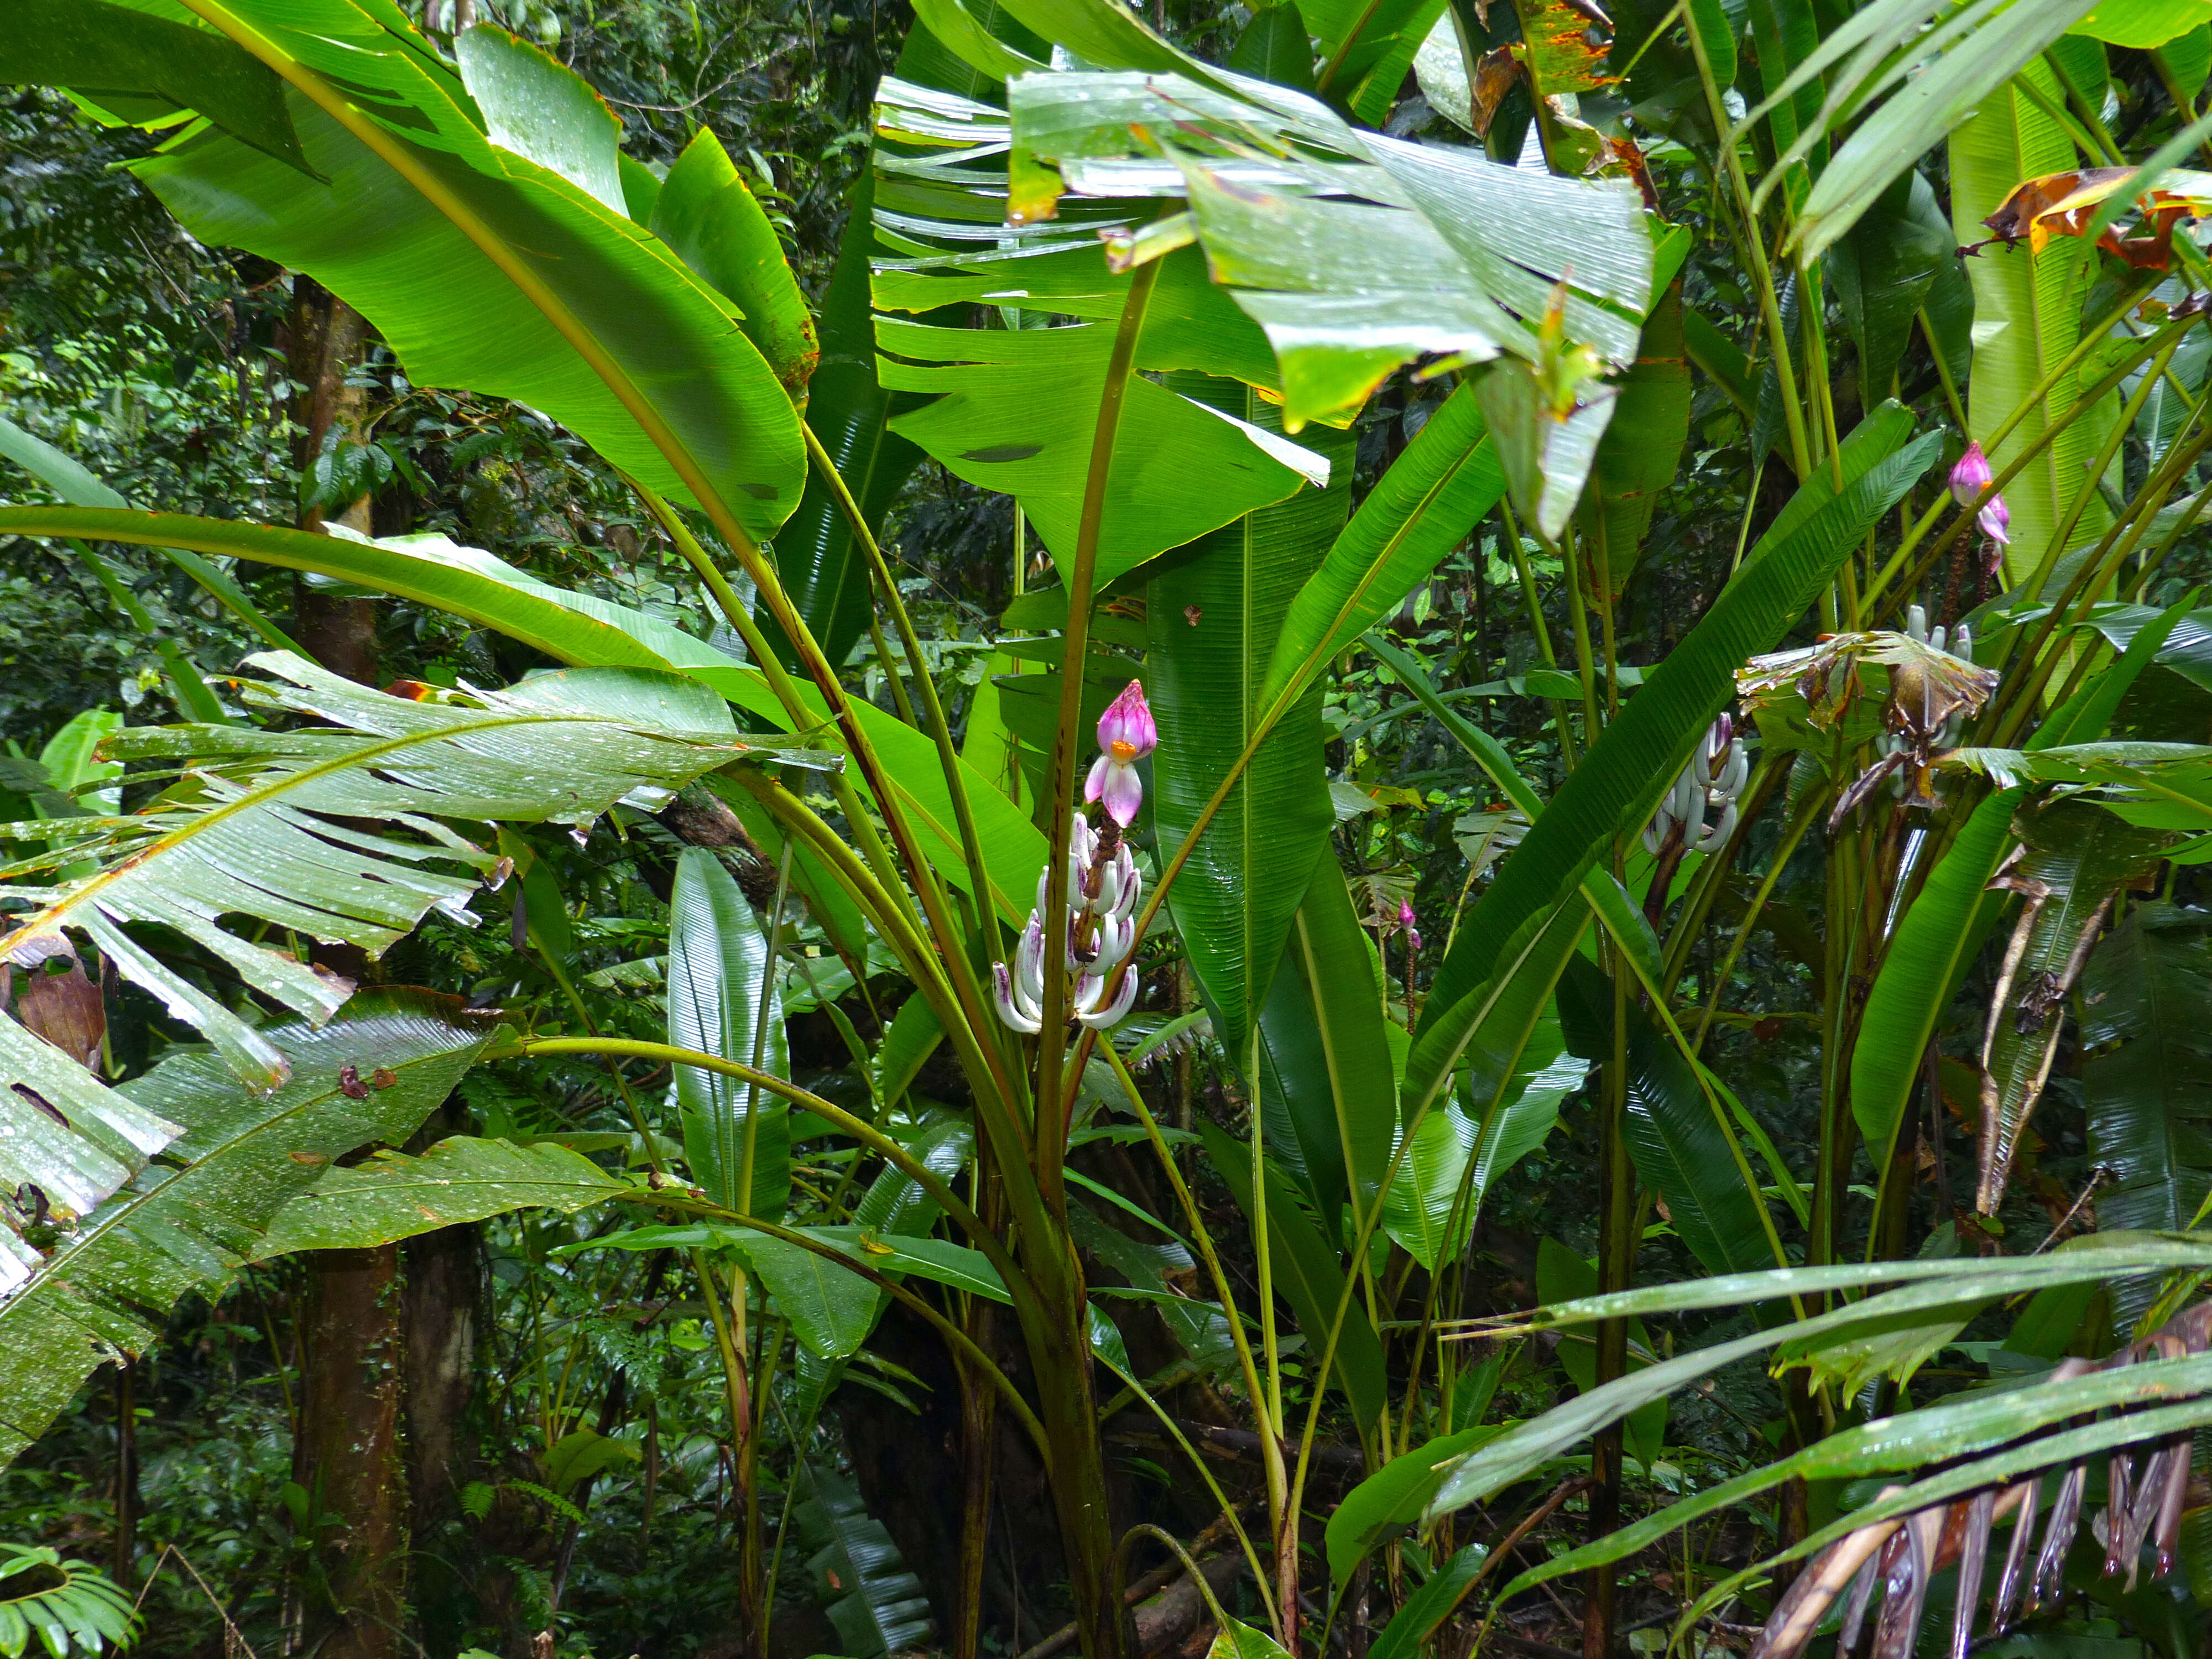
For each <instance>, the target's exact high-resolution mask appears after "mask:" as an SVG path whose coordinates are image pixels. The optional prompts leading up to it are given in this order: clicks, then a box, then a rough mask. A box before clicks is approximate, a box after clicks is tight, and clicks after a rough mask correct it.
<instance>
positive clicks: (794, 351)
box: [464, 30, 822, 404]
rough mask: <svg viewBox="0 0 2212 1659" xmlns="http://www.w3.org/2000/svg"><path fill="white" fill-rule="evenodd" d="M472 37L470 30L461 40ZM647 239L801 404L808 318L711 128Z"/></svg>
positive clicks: (668, 183)
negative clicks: (728, 307) (724, 309)
mask: <svg viewBox="0 0 2212 1659" xmlns="http://www.w3.org/2000/svg"><path fill="white" fill-rule="evenodd" d="M492 38H494V39H496V38H497V37H492ZM464 39H465V40H470V41H473V40H476V39H477V35H476V32H475V31H474V30H471V31H470V32H469V33H468V34H467V35H466V36H465V37H464ZM653 234H654V235H656V236H658V237H659V238H660V240H662V241H664V242H665V243H667V244H668V246H670V247H671V248H673V249H674V250H675V251H676V252H677V254H678V257H679V258H682V259H683V261H684V264H687V265H689V266H690V267H691V269H692V270H694V271H696V273H698V275H699V276H701V277H702V278H703V279H704V280H705V281H706V282H707V283H709V284H710V285H711V286H712V287H713V288H714V290H715V291H716V292H717V293H720V294H721V295H724V296H725V297H726V298H727V299H729V300H731V301H733V302H734V303H735V304H736V305H737V307H738V313H739V315H738V320H739V322H740V324H741V325H743V326H744V331H745V337H746V338H747V339H749V340H750V341H751V342H752V343H753V346H754V349H756V350H757V351H758V352H759V353H760V355H761V356H762V357H763V359H764V360H765V361H766V362H767V363H768V366H769V368H771V369H773V370H775V378H776V379H777V380H780V381H781V382H782V383H783V388H784V390H785V391H786V392H788V393H790V395H791V398H792V401H793V402H794V403H799V404H804V403H805V399H806V395H807V383H808V381H809V380H811V378H812V376H813V374H814V368H815V364H816V363H817V362H819V361H820V359H821V356H822V346H821V342H820V341H819V340H818V339H817V337H816V336H815V331H814V319H813V318H812V317H811V316H809V315H808V314H807V311H806V300H805V295H801V294H800V293H799V283H798V282H797V280H796V279H795V278H794V277H793V276H792V274H791V267H790V265H789V264H787V263H786V262H785V260H784V257H783V243H782V241H781V240H780V239H779V238H778V237H777V235H776V234H775V226H774V225H772V224H770V223H769V217H768V215H767V214H766V213H764V212H763V211H762V210H761V204H759V202H757V200H755V199H754V197H753V193H752V191H751V190H750V188H749V187H748V186H747V185H746V184H745V181H744V179H743V178H741V177H740V176H739V175H738V170H737V168H736V167H732V165H731V164H730V158H729V156H728V155H727V154H726V152H725V151H724V150H723V149H722V143H721V140H720V139H719V138H717V137H714V133H713V131H710V130H709V129H708V128H704V127H702V128H701V129H700V130H699V131H698V132H697V133H696V135H694V137H692V140H691V142H690V143H689V144H687V145H685V146H684V154H683V155H681V156H679V157H678V159H677V162H676V165H675V166H674V167H671V168H669V170H668V177H667V178H666V179H663V180H662V181H661V185H660V191H659V194H658V195H657V196H656V197H654V198H653Z"/></svg>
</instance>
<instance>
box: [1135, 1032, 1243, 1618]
mask: <svg viewBox="0 0 2212 1659" xmlns="http://www.w3.org/2000/svg"><path fill="white" fill-rule="evenodd" d="M1104 1048H1105V1054H1106V1063H1107V1064H1108V1065H1109V1066H1112V1067H1113V1068H1114V1075H1115V1077H1117V1078H1119V1079H1121V1089H1122V1091H1123V1093H1125V1094H1126V1095H1127V1097H1128V1101H1129V1108H1130V1109H1131V1110H1132V1111H1133V1112H1135V1113H1136V1115H1137V1121H1139V1123H1141V1124H1143V1125H1144V1126H1145V1133H1146V1137H1147V1138H1148V1139H1150V1140H1151V1141H1152V1151H1153V1152H1154V1154H1155V1155H1156V1156H1158V1158H1159V1161H1160V1167H1161V1169H1162V1170H1164V1171H1166V1173H1167V1178H1168V1184H1169V1186H1170V1187H1171V1188H1174V1190H1175V1195H1176V1202H1177V1203H1178V1204H1180V1205H1181V1206H1182V1213H1183V1219H1184V1221H1185V1222H1186V1223H1187V1224H1188V1226H1189V1228H1190V1241H1191V1244H1192V1247H1193V1248H1194V1249H1196V1250H1197V1251H1198V1255H1199V1260H1200V1261H1203V1262H1205V1264H1206V1274H1207V1276H1208V1277H1209V1278H1210V1279H1212V1281H1213V1293H1214V1295H1216V1296H1217V1297H1220V1298H1221V1311H1222V1313H1223V1315H1224V1316H1225V1317H1226V1318H1227V1320H1228V1321H1229V1340H1230V1342H1231V1345H1232V1346H1234V1347H1235V1348H1236V1350H1237V1365H1238V1367H1239V1368H1240V1369H1241V1370H1243V1373H1244V1392H1245V1394H1246V1395H1247V1396H1248V1397H1249V1399H1250V1400H1251V1401H1252V1409H1253V1412H1254V1414H1255V1415H1260V1414H1261V1413H1263V1412H1264V1410H1265V1408H1266V1404H1267V1390H1266V1389H1264V1388H1262V1387H1261V1382H1260V1369H1259V1365H1258V1364H1257V1362H1255V1360H1254V1359H1253V1358H1252V1344H1251V1342H1250V1340H1249V1339H1248V1338H1247V1337H1246V1336H1245V1334H1244V1322H1243V1320H1242V1319H1241V1318H1239V1317H1238V1316H1237V1297H1236V1294H1235V1292H1234V1291H1231V1288H1230V1284H1229V1275H1228V1274H1227V1273H1224V1272H1223V1271H1222V1268H1221V1258H1220V1256H1219V1255H1218V1254H1216V1252H1215V1250H1214V1248H1213V1235H1212V1232H1211V1231H1209V1230H1208V1228H1207V1227H1206V1218H1205V1216H1204V1214H1203V1213H1202V1212H1200V1209H1199V1207H1198V1200H1196V1199H1194V1198H1193V1197H1192V1196H1191V1191H1190V1184H1189V1183H1188V1182H1186V1181H1185V1180H1184V1179H1183V1176H1182V1166H1181V1165H1180V1164H1177V1163H1176V1159H1175V1152H1174V1151H1173V1150H1172V1149H1171V1148H1170V1146H1168V1143H1167V1138H1166V1137H1165V1136H1164V1135H1163V1134H1161V1133H1160V1126H1159V1125H1158V1123H1156V1122H1155V1121H1153V1120H1152V1110H1151V1109H1150V1108H1149V1107H1147V1106H1146V1104H1145V1097H1144V1094H1143V1091H1140V1090H1139V1088H1138V1087H1137V1079H1135V1078H1133V1077H1132V1076H1131V1075H1130V1074H1129V1066H1128V1063H1127V1061H1126V1060H1123V1059H1122V1058H1121V1053H1120V1051H1119V1050H1118V1049H1116V1048H1115V1047H1114V1045H1113V1044H1112V1043H1110V1042H1109V1043H1107V1044H1105V1045H1104ZM1260 1438H1261V1452H1262V1455H1261V1468H1263V1469H1264V1470H1265V1471H1266V1474H1267V1506H1268V1510H1269V1511H1270V1513H1271V1514H1279V1513H1280V1512H1281V1509H1282V1503H1283V1497H1284V1493H1285V1480H1284V1474H1283V1444H1282V1437H1281V1424H1280V1420H1279V1419H1265V1420H1263V1421H1262V1422H1261V1425H1260ZM1262 1582H1264V1577H1263V1579H1262Z"/></svg>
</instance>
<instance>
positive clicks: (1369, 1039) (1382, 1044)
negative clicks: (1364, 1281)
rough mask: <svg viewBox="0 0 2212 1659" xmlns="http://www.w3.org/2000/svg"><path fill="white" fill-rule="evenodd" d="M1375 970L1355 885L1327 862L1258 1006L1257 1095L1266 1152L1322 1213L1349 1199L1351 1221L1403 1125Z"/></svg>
mask: <svg viewBox="0 0 2212 1659" xmlns="http://www.w3.org/2000/svg"><path fill="white" fill-rule="evenodd" d="M1378 968H1379V964H1378V963H1376V957H1375V951H1374V947H1373V946H1372V945H1370V943H1369V941H1368V939H1367V934H1366V930H1365V929H1364V928H1363V927H1361V926H1360V921H1359V915H1358V911H1357V910H1356V909H1355V908H1353V906H1352V892H1351V889H1350V888H1349V886H1348V885H1347V884H1346V882H1345V880H1344V878H1343V877H1342V876H1341V875H1340V873H1339V872H1337V871H1335V870H1334V868H1333V867H1332V863H1331V861H1329V860H1323V861H1322V863H1321V865H1320V866H1319V867H1318V868H1316V870H1315V872H1314V877H1313V880H1312V882H1311V883H1310V884H1309V885H1308V887H1307V888H1306V895H1305V898H1304V902H1302V903H1300V904H1299V906H1298V909H1297V915H1295V916H1294V917H1292V918H1291V934H1290V939H1289V942H1288V947H1287V948H1286V949H1285V951H1284V953H1283V961H1282V963H1281V965H1280V966H1279V968H1278V969H1276V971H1275V980H1274V983H1273V985H1271V986H1270V987H1268V990H1267V1000H1266V1001H1265V1002H1264V1003H1263V1004H1262V1005H1261V1009H1260V1083H1261V1089H1260V1104H1261V1110H1262V1111H1264V1112H1266V1113H1267V1127H1266V1138H1267V1155H1268V1156H1269V1157H1270V1158H1275V1159H1277V1160H1279V1162H1280V1163H1281V1164H1282V1165H1283V1167H1284V1168H1285V1169H1286V1170H1290V1171H1291V1174H1292V1175H1293V1176H1297V1178H1298V1179H1299V1180H1300V1181H1301V1182H1303V1184H1304V1187H1305V1189H1306V1192H1307V1194H1309V1195H1310V1197H1311V1198H1312V1200H1313V1202H1314V1208H1315V1210H1316V1212H1317V1213H1319V1214H1322V1215H1325V1216H1333V1215H1336V1214H1339V1213H1340V1212H1342V1210H1343V1208H1344V1205H1345V1201H1346V1199H1347V1198H1349V1199H1351V1200H1352V1205H1353V1211H1354V1219H1355V1223H1356V1224H1364V1222H1365V1220H1366V1218H1367V1215H1368V1212H1370V1210H1372V1209H1373V1208H1374V1207H1375V1201H1376V1195H1377V1194H1378V1193H1379V1192H1380V1190H1381V1188H1382V1183H1383V1172H1384V1171H1385V1170H1386V1169H1387V1168H1388V1167H1389V1163H1390V1152H1391V1148H1392V1146H1393V1145H1394V1143H1395V1140H1396V1130H1397V1127H1398V1066H1397V1064H1396V1063H1395V1060H1393V1058H1392V1047H1393V1045H1392V1043H1391V1041H1390V1038H1389V1033H1388V1030H1387V1028H1388V1025H1389V1021H1388V1020H1387V1019H1386V1018H1384V1016H1383V999H1384V989H1383V982H1382V975H1381V974H1380V972H1379V971H1378ZM1400 1042H1401V1049H1402V1042H1403V1039H1402V1036H1401V1040H1400Z"/></svg>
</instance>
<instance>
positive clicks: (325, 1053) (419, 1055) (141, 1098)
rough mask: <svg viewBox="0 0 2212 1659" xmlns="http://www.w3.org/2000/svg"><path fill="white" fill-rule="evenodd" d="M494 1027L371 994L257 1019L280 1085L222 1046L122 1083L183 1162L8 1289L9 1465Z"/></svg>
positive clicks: (463, 1061) (66, 1235)
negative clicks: (268, 1085)
mask: <svg viewBox="0 0 2212 1659" xmlns="http://www.w3.org/2000/svg"><path fill="white" fill-rule="evenodd" d="M9 1023H10V1024H12V1022H9ZM263 1036H264V1041H265V1042H268V1044H269V1045H270V1047H271V1048H272V1049H274V1050H275V1051H276V1052H277V1053H278V1054H282V1055H283V1057H284V1061H285V1070H286V1073H287V1074H288V1078H289V1080H288V1081H286V1082H284V1083H283V1084H282V1085H280V1086H279V1087H277V1088H276V1090H274V1091H270V1092H267V1093H263V1094H258V1095H257V1094H253V1093H251V1092H249V1091H246V1090H245V1089H242V1088H240V1086H239V1084H238V1081H237V1079H235V1078H234V1076H233V1075H232V1074H231V1073H230V1071H229V1069H228V1067H227V1066H225V1065H224V1064H223V1063H222V1060H219V1059H218V1058H216V1056H215V1055H212V1054H190V1053H187V1054H178V1055H175V1056H174V1057H173V1058H171V1059H168V1060H163V1061H162V1062H161V1064H160V1065H159V1066H155V1068H154V1070H153V1071H151V1072H149V1073H147V1074H146V1075H145V1076H144V1077H143V1078H140V1079H136V1080H134V1081H133V1082H131V1083H129V1084H126V1085H123V1090H122V1092H123V1093H124V1094H125V1096H126V1097H127V1098H128V1099H130V1100H131V1103H133V1104H134V1105H135V1106H136V1107H137V1109H139V1110H141V1111H142V1112H143V1113H145V1114H147V1115H149V1116H158V1117H161V1118H163V1119H167V1120H171V1121H175V1122H177V1123H180V1124H182V1125H184V1126H185V1128H184V1132H183V1133H182V1134H181V1136H180V1137H179V1139H177V1140H176V1141H175V1142H174V1144H173V1146H171V1147H170V1148H169V1149H168V1153H169V1157H170V1158H172V1159H173V1160H174V1162H175V1165H176V1167H174V1168H163V1169H158V1170H148V1171H146V1172H145V1173H143V1175H141V1176H140V1177H139V1178H138V1179H137V1181H136V1182H133V1183H132V1184H131V1186H130V1187H128V1188H125V1189H124V1190H122V1191H121V1192H119V1193H118V1194H115V1195H114V1196H113V1197H112V1198H110V1199H108V1200H106V1201H105V1202H104V1203H102V1204H100V1205H99V1206H95V1207H94V1208H93V1209H92V1210H91V1211H90V1212H88V1213H87V1214H86V1215H84V1216H83V1217H82V1218H78V1219H76V1220H73V1221H69V1222H66V1223H64V1224H62V1225H59V1226H58V1228H57V1237H56V1239H55V1241H54V1243H53V1245H52V1248H51V1250H50V1253H49V1254H48V1255H46V1259H45V1261H43V1262H42V1263H41V1264H40V1267H38V1269H37V1270H36V1271H35V1272H34V1273H32V1275H31V1276H30V1278H29V1279H28V1281H27V1282H26V1283H23V1284H21V1285H18V1286H17V1287H16V1288H15V1289H14V1290H13V1291H11V1292H10V1293H9V1295H8V1296H7V1297H6V1299H5V1300H4V1301H0V1464H5V1463H9V1462H13V1461H14V1460H15V1458H16V1457H17V1456H18V1455H21V1452H22V1451H23V1449H24V1448H25V1447H27V1446H28V1445H29V1444H30V1443H32V1442H33V1441H34V1440H36V1439H37V1438H38V1437H39V1436H40V1434H42V1433H43V1432H45V1431H46V1425H47V1424H48V1423H50V1422H51V1421H52V1419H53V1418H54V1417H55V1416H56V1415H57V1414H58V1413H60V1412H62V1411H63V1410H64V1409H66V1408H67V1407H68V1406H69V1404H70V1401H72V1400H73V1399H75V1398H76V1393H77V1390H78V1389H80V1388H81V1387H82V1385H83V1383H84V1380H85V1378H87V1377H88V1376H91V1375H92V1373H93V1370H94V1368H95V1367H97V1366H98V1365H100V1364H102V1363H104V1362H106V1361H108V1360H112V1359H115V1358H119V1357H120V1356H122V1355H125V1354H137V1353H142V1352H144V1351H145V1350H146V1349H147V1347H148V1346H149V1345H150V1344H152V1343H153V1342H154V1340H155V1339H156V1338H157V1337H158V1335H159V1334H160V1327H159V1324H158V1323H157V1322H158V1321H159V1320H160V1319H161V1318H162V1317H164V1316H166V1314H167V1310H169V1309H171V1308H173V1307H174V1306H176V1304H178V1303H179V1302H180V1301H182V1300H183V1299H184V1298H185V1297H186V1296H188V1295H190V1294H192V1293H194V1292H201V1293H212V1292H214V1291H216V1290H218V1289H219V1288H220V1287H221V1286H222V1285H225V1284H227V1283H228V1281H229V1279H230V1277H231V1275H232V1273H234V1271H235V1270H236V1268H237V1267H238V1265H239V1263H240V1260H241V1259H243V1258H246V1257H247V1256H249V1255H252V1253H253V1252H254V1251H255V1249H256V1247H257V1245H258V1242H259V1241H260V1239H261V1237H262V1236H263V1234H264V1231H265V1230H266V1229H267V1228H268V1227H269V1226H270V1223H271V1221H272V1220H273V1219H274V1218H275V1217H276V1216H277V1215H278V1214H279V1213H281V1212H282V1210H283V1207H284V1206H285V1205H286V1204H287V1203H288V1202H289V1200H293V1199H295V1198H296V1197H297V1196H298V1195H299V1194H301V1193H302V1192H304V1191H306V1190H307V1189H308V1188H311V1187H313V1185H314V1184H315V1183H316V1182H317V1181H318V1180H319V1178H320V1177H321V1176H324V1175H325V1173H326V1172H327V1171H328V1170H329V1169H330V1166H331V1164H332V1163H333V1162H334V1161H335V1160H336V1159H337V1158H341V1157H343V1156H344V1155H345V1154H346V1153H348V1152H353V1151H354V1150H356V1148H358V1147H361V1146H368V1145H370V1144H372V1143H374V1142H377V1141H382V1142H385V1143H386V1144H393V1143H397V1142H398V1141H402V1140H404V1139H406V1138H407V1137H408V1136H409V1135H410V1134H411V1133H413V1132H414V1130H415V1127H416V1125H417V1124H419V1123H420V1122H421V1121H422V1120H423V1119H424V1118H425V1117H427V1116H428V1115H429V1114H430V1113H431V1112H433V1111H435V1110H436V1109H437V1108H438V1107H439V1106H440V1105H441V1103H443V1102H444V1101H445V1099H446V1097H447V1095H448V1094H450V1093H451V1092H452V1091H453V1085H454V1084H455V1083H456V1082H457V1081H458V1080H459V1078H460V1076H461V1074H462V1073H464V1072H465V1071H467V1070H468V1068H469V1067H470V1066H471V1065H472V1064H473V1063H474V1062H475V1060H476V1058H477V1055H478V1054H481V1053H482V1052H483V1049H484V1048H485V1047H486V1046H487V1045H488V1044H489V1042H491V1041H492V1039H493V1036H495V1020H494V1019H493V1018H490V1017H489V1016H485V1015H479V1014H474V1013H471V1012H470V1011H468V1010H466V1009H464V1008H462V1007H461V1006H460V1005H459V1003H458V1002H457V1001H454V1000H451V999H447V998H441V997H433V996H430V995H428V994H426V993H403V992H396V991H378V992H369V993H364V994H362V995H360V996H358V997H356V998H355V999H354V1000H353V1001H352V1002H351V1004H349V1006H348V1009H347V1012H346V1014H345V1016H344V1017H343V1018H338V1019H336V1020H333V1021H332V1022H331V1023H330V1024H326V1025H323V1026H321V1027H319V1028H318V1027H315V1026H313V1025H309V1024H304V1023H287V1024H278V1025H274V1026H269V1027H264V1031H263Z"/></svg>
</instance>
